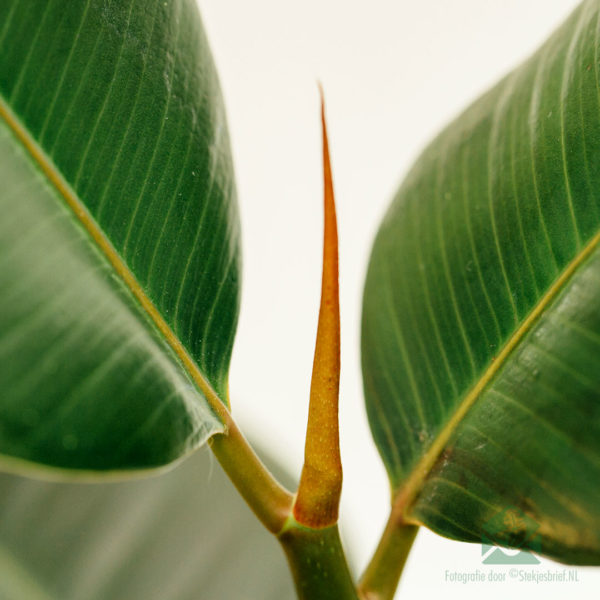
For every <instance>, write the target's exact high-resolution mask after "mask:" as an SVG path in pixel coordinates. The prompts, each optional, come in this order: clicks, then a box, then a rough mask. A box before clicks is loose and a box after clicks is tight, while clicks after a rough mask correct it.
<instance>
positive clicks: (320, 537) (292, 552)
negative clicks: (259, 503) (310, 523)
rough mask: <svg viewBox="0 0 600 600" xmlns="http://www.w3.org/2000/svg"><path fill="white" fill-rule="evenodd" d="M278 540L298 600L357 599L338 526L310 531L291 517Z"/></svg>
mask: <svg viewBox="0 0 600 600" xmlns="http://www.w3.org/2000/svg"><path fill="white" fill-rule="evenodd" d="M278 538H279V541H280V542H281V545H282V546H283V549H284V551H285V554H286V556H287V559H288V563H289V565H290V570H291V572H292V575H293V577H294V583H295V585H296V592H297V594H298V599H299V600H358V596H357V594H356V589H355V587H354V582H353V581H352V575H351V574H350V569H349V568H348V564H347V562H346V557H345V555H344V550H343V548H342V543H341V541H340V536H339V533H338V528H337V525H332V526H330V527H323V528H321V529H311V528H308V527H304V526H302V525H300V524H299V523H297V522H296V521H295V519H294V518H293V517H290V518H289V519H288V522H287V523H286V525H285V527H284V528H283V530H282V531H281V533H280V534H279V535H278Z"/></svg>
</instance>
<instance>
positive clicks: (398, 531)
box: [358, 508, 418, 600]
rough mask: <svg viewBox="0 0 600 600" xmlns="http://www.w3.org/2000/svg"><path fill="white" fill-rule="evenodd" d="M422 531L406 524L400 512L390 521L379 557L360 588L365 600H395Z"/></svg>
mask: <svg viewBox="0 0 600 600" xmlns="http://www.w3.org/2000/svg"><path fill="white" fill-rule="evenodd" d="M417 530H418V527H417V526H416V525H411V524H409V523H406V522H405V521H404V520H403V518H402V516H401V514H399V511H398V510H395V509H394V508H392V511H391V513H390V517H389V519H388V522H387V524H386V526H385V529H384V531H383V535H382V536H381V539H380V541H379V545H378V546H377V549H376V550H375V554H374V555H373V558H372V559H371V562H370V563H369V566H368V567H367V569H366V571H365V572H364V574H363V576H362V578H361V580H360V583H359V585H358V592H359V595H360V598H361V600H392V599H393V598H394V594H395V593H396V588H397V587H398V582H399V581H400V576H401V575H402V570H403V569H404V564H405V563H406V559H407V558H408V553H409V552H410V549H411V547H412V544H413V542H414V539H415V536H416V535H417Z"/></svg>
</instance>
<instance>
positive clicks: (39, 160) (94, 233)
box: [0, 95, 230, 426]
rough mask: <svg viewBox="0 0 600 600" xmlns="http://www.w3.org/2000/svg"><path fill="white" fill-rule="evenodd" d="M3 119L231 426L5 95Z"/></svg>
mask: <svg viewBox="0 0 600 600" xmlns="http://www.w3.org/2000/svg"><path fill="white" fill-rule="evenodd" d="M0 118H2V119H3V120H4V122H5V123H6V124H7V126H8V127H9V129H10V130H11V131H12V132H13V133H14V135H15V136H16V137H17V139H18V140H19V141H20V142H21V144H22V145H23V147H24V148H25V150H26V152H27V153H28V154H29V156H30V157H31V159H32V160H33V162H34V163H35V164H36V165H37V166H38V167H39V168H40V169H41V170H42V172H43V173H44V174H45V175H46V177H47V178H48V181H49V182H50V183H51V184H52V186H53V187H54V188H55V189H56V190H57V192H58V193H59V195H60V196H61V197H62V198H63V199H64V201H65V202H66V204H67V206H68V207H69V208H70V209H71V210H72V211H73V213H74V214H75V216H76V217H77V219H78V220H79V222H80V223H81V224H82V226H83V227H84V228H85V230H86V231H87V233H88V234H89V235H90V237H91V238H92V239H93V241H94V242H95V243H96V245H97V247H98V249H99V250H100V251H101V253H102V254H103V256H105V257H106V259H107V260H108V262H109V263H110V265H111V266H112V268H113V269H114V271H115V272H116V274H117V275H118V276H119V278H120V280H121V281H122V282H123V283H124V284H125V285H126V287H127V288H128V289H129V290H130V292H131V293H132V294H133V296H134V297H135V298H136V300H137V301H138V302H139V304H140V305H141V308H142V310H143V311H144V313H145V314H146V315H147V316H148V317H149V318H150V320H151V321H152V322H153V323H154V325H155V326H156V328H157V329H158V331H159V332H160V334H161V335H162V337H163V339H164V340H165V341H166V343H167V344H168V345H169V347H170V348H171V349H172V350H173V352H175V354H176V356H177V357H178V359H179V361H180V363H181V366H182V368H183V369H184V371H185V372H186V373H187V374H188V375H189V376H190V377H191V378H192V380H193V381H194V383H195V384H196V385H197V387H198V389H199V391H200V392H201V393H202V395H203V396H204V398H205V399H206V401H207V402H208V404H209V406H210V407H211V409H212V410H213V412H214V413H215V414H216V416H217V417H218V418H219V419H220V420H221V422H222V423H223V424H225V426H227V424H228V422H229V420H230V417H229V412H228V410H227V409H226V407H225V402H224V401H223V400H221V399H220V398H219V396H218V394H217V393H216V392H215V390H214V389H213V387H212V386H211V384H210V383H209V382H208V380H207V379H206V377H205V376H204V374H203V373H202V371H200V369H199V367H198V365H197V364H196V362H195V361H194V360H193V358H192V357H191V356H190V354H189V353H188V351H187V350H186V349H185V347H184V346H183V344H182V343H181V341H180V340H179V338H178V337H177V336H176V335H175V333H174V332H173V330H172V329H171V327H170V326H169V325H168V323H167V322H166V321H165V319H164V318H163V316H162V315H161V314H160V312H159V311H158V309H157V308H156V306H155V305H154V303H153V302H152V300H151V299H150V298H149V297H148V295H147V294H146V293H145V292H144V290H143V288H142V287H141V286H140V284H139V283H138V281H137V279H136V277H135V275H134V274H133V272H132V271H131V270H130V269H129V267H128V266H127V264H126V263H125V262H124V261H123V259H122V258H121V256H120V255H119V253H118V252H117V251H116V250H115V249H114V247H113V245H112V243H111V242H110V240H109V239H108V238H107V237H106V235H105V234H104V232H103V231H102V229H101V228H100V227H99V225H98V224H97V223H96V221H95V219H94V218H93V216H92V215H91V214H90V213H89V212H88V210H87V208H86V207H85V205H84V204H83V202H82V201H81V200H80V199H79V197H78V196H77V194H76V193H75V192H74V191H73V190H72V189H71V187H70V185H69V183H68V182H67V181H66V180H65V179H64V178H63V177H62V175H61V174H60V172H59V170H58V169H57V167H56V165H55V164H54V163H53V162H52V160H51V159H50V158H49V157H48V156H47V155H46V153H45V152H44V150H43V149H42V148H41V147H40V146H39V145H38V143H37V142H36V140H35V139H34V137H33V136H32V135H31V134H30V133H29V131H28V130H27V128H26V127H24V126H23V125H22V124H21V122H20V121H19V119H18V118H17V117H16V116H15V114H14V113H13V112H12V110H11V109H10V107H9V106H8V104H7V103H6V101H5V100H4V98H3V97H2V95H0Z"/></svg>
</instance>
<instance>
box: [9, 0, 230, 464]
mask: <svg viewBox="0 0 600 600" xmlns="http://www.w3.org/2000/svg"><path fill="white" fill-rule="evenodd" d="M0 157H1V160H0V179H1V181H2V186H1V188H0V210H1V212H2V218H1V219H0V289H1V290H2V293H1V295H0V389H1V390H2V392H1V394H0V453H2V454H3V455H5V456H12V457H17V458H18V459H25V460H26V461H33V462H41V463H45V464H47V465H54V466H59V467H69V468H78V469H98V470H107V469H110V470H112V469H136V468H147V467H152V466H156V465H161V464H165V463H167V462H169V461H171V460H174V459H175V458H177V457H179V456H181V455H182V454H184V453H186V452H189V451H191V450H192V449H193V448H195V447H197V446H198V445H199V444H201V443H203V442H204V441H205V440H206V439H207V437H209V436H210V435H212V434H214V433H216V432H219V431H222V430H223V425H222V423H221V422H220V421H219V419H218V418H217V417H216V416H215V411H214V409H213V408H211V406H212V407H215V406H218V403H219V401H222V402H225V403H227V371H228V366H229V358H230V354H231V347H232V343H233V336H234V331H235V326H236V321H237V313H238V294H239V227H238V217H237V205H236V198H235V188H234V183H233V175H232V167H231V159H230V152H229V142H228V137H227V127H226V123H225V117H224V112H223V106H222V100H221V95H220V91H219V85H218V81H217V78H216V74H215V70H214V66H213V62H212V58H211V55H210V52H209V49H208V46H207V42H206V39H205V36H204V33H203V31H202V26H201V23H200V19H199V16H198V14H197V9H196V6H195V3H194V2H193V0H178V1H173V2H163V1H161V0H155V1H151V2H148V1H147V0H144V1H143V2H142V1H141V0H140V1H135V0H132V1H128V2H117V1H105V0H102V1H100V0H87V1H86V2H66V3H65V2H62V1H61V0H47V1H45V2H21V1H19V0H10V1H5V2H2V3H0Z"/></svg>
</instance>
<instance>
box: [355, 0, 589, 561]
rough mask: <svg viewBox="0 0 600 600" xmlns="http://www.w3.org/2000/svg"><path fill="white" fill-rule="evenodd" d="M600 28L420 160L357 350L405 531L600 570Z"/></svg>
mask: <svg viewBox="0 0 600 600" xmlns="http://www.w3.org/2000/svg"><path fill="white" fill-rule="evenodd" d="M599 22H600V2H598V0H587V1H586V2H584V3H583V4H581V5H580V6H579V7H578V8H577V10H576V11H575V12H574V13H573V15H572V16H571V17H570V18H569V19H568V21H567V22H566V23H565V24H564V25H563V26H562V27H561V28H560V29H559V30H558V31H556V33H555V34H554V35H553V36H552V37H551V38H550V39H549V40H548V41H547V42H546V43H545V44H544V46H543V47H542V48H541V49H540V50H539V51H538V52H537V53H536V54H535V55H534V56H532V57H531V58H530V59H529V60H528V61H527V62H526V63H524V64H523V65H522V66H521V67H520V68H518V69H516V70H515V71H513V72H512V73H510V74H509V75H508V76H507V77H505V78H504V79H503V80H502V81H501V82H500V83H499V84H498V85H497V86H496V87H494V88H493V89H492V90H491V91H489V92H488V93H486V94H485V95H484V96H483V97H481V98H480V99H479V100H477V101H476V102H475V103H474V104H473V105H472V106H471V107H470V108H469V109H468V110H467V111H466V112H464V113H463V114H462V115H461V116H460V117H459V118H458V119H457V120H456V121H454V122H453V123H452V124H451V125H450V126H449V127H448V128H447V129H446V130H445V131H443V132H442V133H441V134H440V136H439V137H438V138H437V139H436V140H434V142H433V143H432V144H431V145H430V146H429V147H428V148H427V149H426V150H425V152H424V153H423V155H422V156H421V157H420V159H419V160H418V161H417V163H416V165H415V166H414V168H413V169H412V170H411V172H410V173H409V175H408V176H407V178H406V181H405V182H404V184H403V185H402V187H401V189H400V190H399V192H398V194H397V196H396V198H395V199H394V202H393V204H392V206H391V207H390V209H389V211H388V213H387V215H386V217H385V219H384V222H383V224H382V226H381V229H380V231H379V234H378V236H377V239H376V242H375V246H374V249H373V253H372V257H371V262H370V267H369V272H368V276H367V282H366V289H365V296H364V313H363V346H362V349H363V371H364V382H365V392H366V400H367V408H368V412H369V418H370V423H371V428H372V431H373V434H374V437H375V440H376V442H377V444H378V447H379V450H380V452H381V454H382V456H383V459H384V461H385V464H386V467H387V469H388V473H389V476H390V479H391V482H392V486H393V489H394V492H395V502H396V503H397V506H398V507H400V509H401V510H402V511H403V513H404V515H405V517H406V518H407V519H408V520H409V521H411V522H414V523H422V524H425V525H427V526H429V527H431V528H432V529H434V530H435V531H437V532H439V533H441V534H443V535H446V536H449V537H453V538H457V539H461V540H467V541H481V539H482V535H485V536H487V537H488V539H490V538H489V536H491V541H494V542H496V543H501V544H507V545H513V546H523V547H529V548H530V549H535V550H539V549H540V548H539V545H538V543H539V542H540V540H541V552H542V553H545V554H547V555H550V556H553V557H556V558H558V559H560V560H564V561H569V562H575V563H596V564H598V563H600V301H599V298H600V248H599V247H598V242H599V240H600V101H599V100H600V92H599V79H600V73H599V71H600V63H599V60H600V49H599V44H600V38H599V27H600V25H599ZM504 510H509V511H510V512H509V513H508V516H510V517H511V518H512V521H511V519H508V520H503V518H502V514H503V513H502V511H504ZM508 521H511V527H508V528H506V527H504V526H501V525H502V523H503V522H504V524H506V523H507V522H508Z"/></svg>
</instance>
